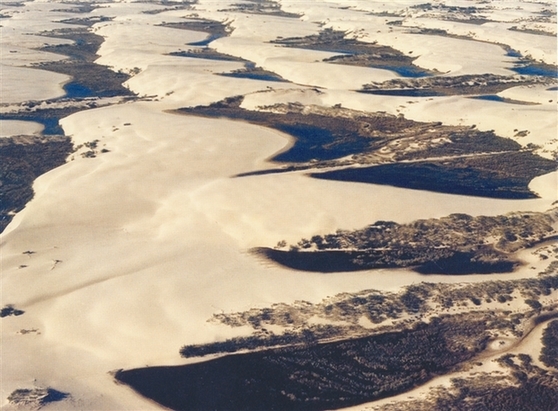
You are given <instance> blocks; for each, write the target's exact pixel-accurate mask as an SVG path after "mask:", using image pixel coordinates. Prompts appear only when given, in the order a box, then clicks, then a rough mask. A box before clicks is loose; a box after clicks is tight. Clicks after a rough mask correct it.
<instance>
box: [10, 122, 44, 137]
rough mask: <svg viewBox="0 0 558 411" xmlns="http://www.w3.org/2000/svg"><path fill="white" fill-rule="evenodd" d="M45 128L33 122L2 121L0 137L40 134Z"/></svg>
mask: <svg viewBox="0 0 558 411" xmlns="http://www.w3.org/2000/svg"><path fill="white" fill-rule="evenodd" d="M43 128H44V126H43V125H42V124H40V123H35V122H33V121H18V120H0V137H10V136H17V135H23V134H38V133H40V132H41V131H42V130H43Z"/></svg>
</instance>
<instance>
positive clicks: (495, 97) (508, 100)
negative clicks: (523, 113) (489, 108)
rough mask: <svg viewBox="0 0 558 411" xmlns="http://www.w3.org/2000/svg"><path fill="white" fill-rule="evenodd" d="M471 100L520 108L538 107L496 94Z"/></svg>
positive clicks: (475, 97) (534, 104)
mask: <svg viewBox="0 0 558 411" xmlns="http://www.w3.org/2000/svg"><path fill="white" fill-rule="evenodd" d="M471 98H473V99H477V100H486V101H497V102H499V103H507V104H519V105H522V106H536V105H539V104H540V103H533V102H530V101H521V100H514V99H511V98H505V97H500V96H498V95H496V94H485V95H483V96H474V97H471Z"/></svg>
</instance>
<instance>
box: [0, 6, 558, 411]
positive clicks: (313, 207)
mask: <svg viewBox="0 0 558 411" xmlns="http://www.w3.org/2000/svg"><path fill="white" fill-rule="evenodd" d="M343 3H346V2H343V1H341V0H339V1H335V2H334V1H316V2H310V3H306V2H304V4H303V5H301V4H300V3H298V2H295V1H283V2H281V4H283V9H284V10H285V11H288V12H297V13H304V14H305V17H303V18H300V19H293V18H281V17H273V16H266V15H255V14H243V13H238V12H232V11H231V12H226V11H222V12H218V11H217V10H222V9H225V8H226V6H228V5H229V2H228V1H223V0H219V1H215V0H212V1H204V0H200V1H199V2H198V4H197V5H195V6H193V8H194V10H180V9H177V10H169V11H165V12H161V13H156V14H153V13H144V11H149V10H156V9H162V8H164V7H163V6H160V5H155V4H148V3H129V2H122V3H102V5H101V7H99V8H97V9H95V10H93V11H91V12H90V13H85V14H80V16H85V17H87V16H93V17H95V16H97V17H98V16H109V17H111V18H112V20H111V21H108V22H101V23H97V24H96V25H94V26H93V27H92V30H94V31H95V32H96V33H97V34H99V35H101V36H103V37H104V38H105V42H104V43H103V45H102V46H101V48H100V50H99V55H100V57H99V59H98V63H99V64H103V65H107V66H110V67H112V68H113V69H114V70H122V71H124V72H130V71H133V70H134V69H135V68H138V69H139V70H138V71H139V73H138V74H136V75H135V76H133V77H132V78H131V79H130V80H129V81H128V82H127V86H128V87H129V88H130V89H131V90H132V91H134V92H136V93H137V94H138V95H139V96H140V97H144V96H148V97H149V98H145V99H142V100H140V101H134V102H129V103H123V104H118V105H113V106H108V107H103V108H98V109H92V110H87V111H81V112H78V113H76V114H73V115H71V116H69V117H66V118H64V119H63V120H62V121H61V125H62V127H63V129H64V132H65V134H66V135H68V136H71V138H72V140H73V142H74V144H75V145H79V144H83V143H87V142H91V141H94V140H98V141H99V142H98V146H99V148H104V149H106V150H108V152H106V153H103V154H99V155H98V156H97V157H95V158H83V157H82V156H80V155H78V153H76V154H75V155H73V156H72V157H71V161H69V162H68V163H67V164H65V165H63V166H61V167H59V168H57V169H54V170H52V171H50V172H48V173H46V174H44V175H43V176H41V177H39V178H38V179H37V180H36V181H35V184H34V187H33V188H34V190H35V197H34V198H33V200H32V201H31V202H30V203H28V204H27V206H26V207H25V209H24V210H23V211H21V212H20V213H18V214H17V215H16V216H15V218H14V219H13V221H12V222H11V224H10V225H9V226H8V227H7V228H6V230H5V231H4V232H3V234H2V235H1V237H0V238H1V239H0V257H1V275H2V282H1V286H2V305H3V306H4V305H6V304H13V305H14V306H15V307H17V308H19V309H22V310H24V311H25V314H24V315H22V316H18V317H6V318H4V319H2V323H1V324H2V352H3V355H2V365H1V372H2V375H1V376H0V379H1V391H2V392H1V396H2V397H1V400H0V401H1V403H2V404H3V409H6V410H12V409H17V408H16V407H15V406H13V405H9V404H8V402H7V397H8V395H9V394H10V393H11V392H12V391H14V390H15V389H18V388H30V387H53V388H56V389H57V390H59V391H62V392H67V393H70V394H71V397H69V399H67V400H65V401H61V402H59V403H52V404H50V405H48V406H47V407H45V408H44V409H45V410H47V409H48V410H56V409H60V410H62V409H64V410H69V409H72V410H149V409H160V407H159V406H158V405H157V404H154V403H151V402H149V401H147V400H145V399H142V398H141V397H140V396H138V395H136V394H135V393H134V392H132V391H131V390H130V389H128V388H126V387H124V386H119V385H116V384H115V383H114V381H113V378H112V376H111V375H110V374H109V372H110V371H114V370H117V369H121V368H133V367H140V366H145V365H162V364H169V365H170V364H182V363H184V360H183V359H181V358H180V357H179V355H178V350H179V348H180V347H181V346H182V345H184V344H195V343H204V342H211V341H215V340H223V339H225V338H228V337H231V336H236V335H239V334H242V333H248V332H249V330H247V329H240V330H239V329H231V328H227V327H224V326H217V325H212V324H209V323H207V319H208V318H210V317H211V316H212V314H213V313H217V312H230V311H239V310H247V309H250V308H252V307H264V306H268V305H270V304H272V303H275V302H292V301H294V300H307V301H319V300H321V299H322V298H324V297H326V296H330V295H334V294H336V293H340V292H351V291H358V290H362V289H367V288H377V289H385V290H397V289H398V288H399V287H401V286H403V285H406V284H411V283H416V282H420V281H422V280H423V277H421V276H420V275H419V274H416V273H413V272H411V271H407V270H391V271H390V270H377V271H362V272H356V273H334V274H328V275H322V274H313V273H302V272H297V271H292V270H288V269H285V268H282V267H278V266H274V265H272V264H270V263H267V262H264V261H261V260H260V259H258V258H256V257H255V256H253V255H251V254H250V253H249V252H248V250H249V248H251V247H255V246H270V247H273V246H274V245H275V244H276V243H277V242H278V241H280V240H286V241H287V242H296V241H298V240H299V239H301V238H303V237H308V236H312V235H314V234H325V233H328V232H333V231H335V230H336V229H339V228H342V229H353V228H359V227H363V226H365V225H368V224H371V223H372V222H374V221H376V220H380V219H381V220H393V221H397V222H400V223H405V222H410V221H413V220H415V219H419V218H430V217H441V216H445V215H448V214H450V213H457V212H459V213H468V214H471V215H482V214H484V215H497V214H502V213H506V212H510V211H517V210H524V211H529V210H531V211H545V210H547V209H548V208H549V207H550V206H551V204H552V203H553V202H554V201H556V200H557V199H558V197H557V190H556V185H557V176H556V173H553V174H549V175H546V176H542V177H539V178H537V179H536V180H534V181H533V182H532V185H531V186H532V188H533V190H534V191H536V192H537V193H538V194H539V195H540V196H541V198H538V199H534V200H495V199H485V198H476V197H475V198H473V197H466V196H457V195H445V194H438V193H432V192H425V191H416V190H409V189H401V188H394V187H389V186H377V185H367V184H353V183H345V182H335V181H326V180H318V179H311V178H309V177H307V176H305V175H304V174H303V173H289V174H268V175H261V176H252V177H244V178H231V177H232V176H234V175H236V174H238V173H244V172H249V171H255V170H261V169H266V168H272V167H273V166H274V165H273V164H272V163H270V162H269V161H268V159H269V158H270V157H272V156H273V155H274V153H277V152H279V151H280V150H282V149H283V148H284V147H285V146H286V145H287V144H289V141H290V140H289V136H287V135H286V134H282V133H280V132H278V131H275V130H272V129H267V128H264V127H261V126H256V125H251V124H248V123H244V122H240V121H232V120H226V119H205V118H198V117H192V116H184V115H177V114H172V113H169V112H168V110H170V109H176V108H179V107H184V106H195V105H198V104H208V103H211V102H215V101H218V100H221V99H223V98H225V97H229V96H233V95H237V94H249V95H248V97H247V98H246V100H245V102H244V106H245V107H256V106H258V105H262V104H270V103H272V102H280V101H285V102H288V101H299V102H302V103H310V104H321V105H326V106H332V105H334V104H339V103H340V104H342V105H343V106H344V107H348V108H354V109H358V110H368V111H386V112H389V113H393V114H398V113H403V114H405V116H406V117H407V118H410V119H414V120H417V121H443V122H444V123H445V124H454V125H455V124H465V125H472V124H475V125H477V127H478V128H480V129H484V130H488V129H494V130H495V131H496V133H497V134H499V135H501V136H503V137H514V129H521V130H523V129H527V130H529V131H530V134H529V136H528V137H525V138H524V139H522V140H520V143H521V144H527V143H530V142H534V143H537V144H541V145H543V146H545V147H549V148H555V147H556V145H555V143H554V145H552V144H551V143H550V141H551V140H552V139H553V138H555V137H556V127H557V124H556V120H557V119H556V92H548V91H545V90H539V89H537V88H535V89H525V88H514V89H510V90H507V91H506V92H505V93H502V95H506V96H508V95H509V96H511V97H510V98H514V99H521V100H534V101H536V102H540V103H541V104H539V105H536V106H530V105H510V104H502V103H498V102H490V101H481V100H472V99H466V98H463V97H443V98H442V97H439V98H429V99H426V98H415V97H413V98H408V97H407V98H405V97H389V96H373V95H364V94H357V93H355V92H354V91H353V90H354V89H356V88H358V87H360V86H361V85H362V84H365V83H367V82H370V81H383V80H385V79H391V78H396V77H397V75H396V74H395V73H393V72H390V71H388V70H380V69H368V68H358V67H346V66H341V65H328V64H326V63H322V62H319V61H317V60H321V59H323V58H324V57H328V56H331V55H332V53H326V52H317V51H310V50H297V49H285V48H279V47H276V46H274V45H272V44H270V43H268V41H269V40H272V39H275V38H277V36H283V37H294V36H306V35H310V34H316V33H317V32H318V31H319V30H320V27H319V26H318V25H317V24H316V23H315V22H322V23H323V25H324V26H325V27H333V28H339V29H342V30H356V29H357V28H358V29H360V30H362V33H363V39H365V40H366V39H377V40H378V42H380V43H382V44H386V45H390V46H392V47H394V48H396V49H400V50H402V51H404V52H407V53H408V51H409V50H407V49H408V48H411V49H413V50H414V54H415V55H417V56H420V57H419V59H418V60H417V61H416V62H415V64H417V65H421V66H422V67H424V68H436V69H438V70H443V71H448V74H447V75H458V74H459V75H461V74H475V73H485V72H490V73H496V74H503V73H509V69H510V67H511V64H512V63H511V62H510V58H505V52H504V51H503V50H502V49H501V47H500V46H497V45H495V44H491V43H488V41H493V39H494V37H495V36H497V34H498V30H504V29H505V28H499V27H500V26H499V25H496V24H495V25H492V26H491V27H490V30H487V31H486V32H482V33H479V34H478V36H479V37H481V39H482V40H484V41H485V42H482V43H481V42H475V41H471V40H466V39H454V38H447V37H443V36H427V37H428V40H427V41H424V36H423V37H420V35H418V34H405V33H404V32H403V31H402V30H401V31H398V30H399V29H395V30H388V29H387V28H386V27H387V26H386V25H385V24H384V18H380V17H378V16H373V15H367V14H366V13H362V12H361V11H359V10H365V11H366V10H368V9H375V10H379V11H381V7H382V4H383V3H376V2H365V1H356V2H354V3H355V5H354V7H352V8H350V9H347V10H343V9H342V8H340V7H338V6H340V5H343ZM357 3H358V4H357ZM408 3H416V4H419V3H420V2H418V1H415V2H409V1H406V2H391V3H390V4H388V5H386V6H385V7H386V10H387V11H390V10H391V8H397V9H398V8H404V5H407V4H408ZM518 3H519V2H518ZM351 4H352V2H351ZM55 5H56V6H60V4H59V3H47V2H41V1H35V2H32V3H25V4H24V5H22V6H21V7H5V8H4V7H3V10H2V12H3V13H4V14H6V15H11V16H12V17H10V18H6V19H3V20H2V25H3V27H2V30H3V31H6V30H8V29H10V30H11V33H12V34H11V35H10V36H4V35H3V37H2V42H3V43H4V44H3V50H4V48H9V47H12V46H13V47H15V46H18V47H20V48H26V49H27V50H31V51H29V52H27V53H21V54H22V58H21V60H19V61H18V60H17V58H16V57H14V56H16V55H17V54H18V53H11V54H10V60H4V58H5V54H2V64H3V67H2V76H3V77H2V103H19V102H22V101H26V100H44V99H49V98H55V97H58V96H60V95H62V93H63V91H62V89H61V86H60V85H61V84H63V83H64V82H66V81H67V80H68V78H67V77H66V76H63V75H58V74H56V73H50V72H44V71H42V72H41V71H39V70H37V69H36V68H30V67H29V62H30V59H31V58H34V59H35V61H40V60H41V59H44V58H48V56H45V55H43V54H40V53H37V55H36V56H33V57H30V56H32V55H33V52H32V48H33V47H36V42H35V40H36V37H37V36H36V35H37V34H38V33H40V32H41V31H43V30H51V29H53V28H58V27H59V26H60V25H61V23H56V22H57V21H59V20H62V19H64V18H70V17H72V16H74V14H75V13H74V14H72V13H70V12H63V11H56V12H52V10H57V9H59V8H60V7H54V6H55ZM21 11H25V13H28V14H29V16H30V17H29V19H28V18H26V17H25V16H24V15H23V14H22V13H21ZM193 12H195V13H197V15H199V16H200V17H204V18H212V19H218V20H222V21H228V22H230V24H231V27H233V28H235V30H234V31H233V32H232V34H231V35H230V36H229V37H225V38H221V39H218V40H216V41H215V42H214V44H213V43H212V47H213V48H215V49H216V50H218V51H221V52H223V53H225V52H226V53H228V54H233V55H236V56H242V57H244V58H245V59H247V60H251V61H253V62H255V63H256V64H257V65H258V66H261V67H263V68H265V69H267V70H270V71H274V72H276V73H277V74H279V75H281V76H282V77H283V78H286V79H288V80H291V81H292V82H291V83H277V82H263V81H254V80H249V79H235V78H231V77H224V76H217V75H215V74H214V73H221V72H226V71H231V70H235V69H238V68H241V67H242V63H238V62H224V61H217V60H202V59H189V58H184V57H176V56H170V55H168V53H170V52H173V51H178V50H185V49H188V46H187V43H190V42H196V41H200V40H203V39H204V38H205V37H206V34H204V33H200V32H192V31H187V30H178V29H173V28H168V27H162V26H159V25H158V24H160V23H162V22H177V21H180V19H182V18H183V17H184V16H188V15H190V14H191V13H193ZM502 13H504V11H502ZM494 14H495V15H498V10H495V11H494ZM30 22H32V24H30ZM423 24H424V25H432V24H435V21H434V23H433V22H432V20H425V21H424V22H423ZM448 25H449V26H448ZM446 26H448V27H446ZM444 28H448V29H453V30H454V31H455V32H456V33H460V32H461V30H462V29H461V26H460V25H458V24H457V23H456V24H454V25H452V24H451V23H450V22H444ZM28 33H30V34H28ZM33 34H34V35H35V36H33ZM31 37H32V38H33V39H28V38H31ZM475 37H477V34H476V35H475ZM550 38H551V37H550ZM20 39H28V40H26V41H28V43H29V44H26V43H25V41H24V40H20ZM32 40H33V41H32ZM554 40H555V39H554ZM44 41H45V42H47V40H44ZM513 41H514V44H513V45H512V46H513V47H517V48H518V49H520V50H521V51H522V52H524V49H525V48H528V47H532V50H531V49H529V50H528V51H529V52H531V53H532V55H533V56H534V57H536V58H540V59H543V60H545V61H546V62H548V63H555V62H556V49H555V48H554V49H552V48H548V47H536V46H534V45H532V46H530V44H531V43H530V42H529V41H526V40H524V38H523V37H521V36H519V35H518V36H515V37H513ZM516 44H517V45H518V46H515V45H516ZM554 45H555V42H554ZM471 55H478V56H479V59H478V60H475V61H474V62H472V61H471ZM316 87H319V88H320V91H321V93H319V94H318V93H316V92H315V91H313V89H315V88H316ZM270 88H271V89H273V90H275V92H274V93H257V92H259V91H269V90H270ZM250 93H254V94H250ZM549 93H550V94H549ZM551 99H553V100H554V101H553V102H549V100H551ZM410 100H412V101H413V104H409V101H410ZM510 117H513V118H514V124H510V122H508V121H502V119H503V118H510ZM0 126H1V127H2V135H3V136H6V135H14V134H19V133H22V132H25V133H34V132H37V131H39V130H38V129H37V128H36V125H34V124H27V125H22V124H19V123H5V122H1V123H0ZM547 143H548V146H546V145H545V144H547ZM535 272H536V271H535ZM535 272H533V270H521V271H518V272H515V273H512V274H505V275H501V276H499V278H502V279H507V278H510V279H511V278H521V277H523V276H526V275H535ZM484 279H485V277H483V276H470V277H468V278H467V281H482V280H484ZM428 281H431V282H435V281H444V282H457V281H462V279H461V278H455V277H451V276H429V277H428ZM25 330H27V331H25Z"/></svg>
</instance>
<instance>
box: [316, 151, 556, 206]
mask: <svg viewBox="0 0 558 411" xmlns="http://www.w3.org/2000/svg"><path fill="white" fill-rule="evenodd" d="M556 166H557V165H556V162H555V161H552V160H548V159H544V158H542V157H539V156H537V155H535V154H533V153H531V152H529V151H518V152H509V153H502V154H494V155H483V156H476V157H456V158H452V159H448V160H440V161H420V162H418V161H417V162H413V163H392V164H383V165H377V166H372V167H361V168H347V169H343V170H334V171H329V172H326V173H313V174H312V177H315V178H322V179H327V180H338V181H351V182H360V183H371V184H383V185H391V186H395V187H402V188H411V189H415V190H428V191H435V192H439V193H448V194H460V195H468V196H480V197H489V198H509V199H525V198H537V195H536V194H534V193H533V192H532V191H530V190H529V187H528V185H529V182H530V181H531V180H532V179H533V178H535V177H537V176H540V175H543V174H547V173H550V172H552V171H555V170H556V168H557V167H556Z"/></svg>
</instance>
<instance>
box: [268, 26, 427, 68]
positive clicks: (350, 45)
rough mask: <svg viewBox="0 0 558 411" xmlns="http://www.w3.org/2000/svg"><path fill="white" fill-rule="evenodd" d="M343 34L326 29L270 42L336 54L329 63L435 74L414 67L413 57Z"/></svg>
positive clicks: (327, 60) (329, 59) (328, 60)
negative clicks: (317, 32) (311, 34)
mask: <svg viewBox="0 0 558 411" xmlns="http://www.w3.org/2000/svg"><path fill="white" fill-rule="evenodd" d="M346 34H347V33H345V32H343V31H337V30H333V29H325V30H323V31H321V32H320V33H319V34H317V35H313V36H307V37H293V38H286V39H280V40H275V41H274V42H273V43H275V44H281V45H283V46H285V47H294V48H302V49H308V50H321V51H329V52H332V53H339V54H340V55H338V56H333V57H330V58H327V59H325V60H324V61H326V62H330V63H337V64H345V65H352V66H360V67H375V68H383V69H386V70H392V71H395V72H397V73H398V74H400V75H406V76H409V77H423V76H428V75H431V74H434V72H430V71H428V70H424V69H421V68H420V67H418V66H415V65H413V60H415V58H413V57H411V56H408V55H405V54H403V53H401V52H400V51H398V50H395V49H394V48H391V47H388V46H382V45H379V44H377V43H366V42H362V41H358V40H356V39H349V38H345V36H346Z"/></svg>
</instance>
